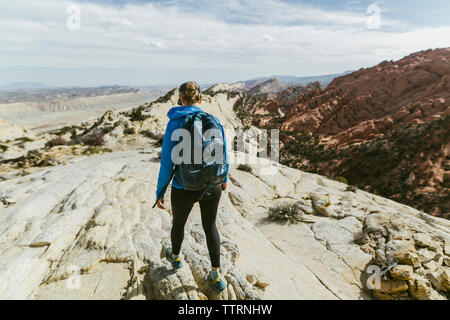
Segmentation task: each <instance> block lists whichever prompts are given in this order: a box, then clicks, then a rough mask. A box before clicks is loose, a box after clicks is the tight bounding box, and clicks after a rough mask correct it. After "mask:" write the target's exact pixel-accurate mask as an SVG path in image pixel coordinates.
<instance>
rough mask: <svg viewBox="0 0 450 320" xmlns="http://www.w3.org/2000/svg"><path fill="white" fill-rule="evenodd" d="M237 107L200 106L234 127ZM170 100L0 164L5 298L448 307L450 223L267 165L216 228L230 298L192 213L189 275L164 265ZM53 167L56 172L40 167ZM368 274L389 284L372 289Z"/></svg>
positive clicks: (224, 206)
mask: <svg viewBox="0 0 450 320" xmlns="http://www.w3.org/2000/svg"><path fill="white" fill-rule="evenodd" d="M237 99H239V96H238V95H232V94H231V95H230V94H229V93H216V94H215V95H211V96H209V95H206V96H205V103H204V105H202V108H203V109H204V110H205V111H208V112H210V113H212V114H214V115H216V116H218V117H219V118H220V119H221V121H222V123H223V124H224V126H225V128H227V129H230V130H234V129H238V128H240V127H242V124H241V122H240V120H239V119H238V117H237V116H236V114H235V113H234V112H233V107H234V105H235V103H236V101H237ZM176 101H177V92H176V90H173V91H171V92H169V93H168V94H167V95H166V96H165V97H161V98H160V99H158V100H157V101H155V102H153V103H149V104H145V105H142V106H141V107H138V108H135V109H133V110H130V111H128V112H120V111H117V110H116V111H115V110H111V111H108V112H106V113H105V114H104V115H103V116H102V117H100V118H99V119H97V120H96V121H92V122H88V123H84V124H82V125H80V126H74V127H71V128H62V129H60V130H56V131H53V132H50V133H47V134H45V135H42V136H39V137H38V138H37V140H38V141H35V142H36V143H37V142H39V143H41V144H43V145H44V146H45V147H36V149H29V150H28V151H27V153H26V154H22V155H21V156H18V157H13V156H11V157H10V158H8V159H7V161H6V162H3V163H2V171H7V172H6V174H4V175H5V177H4V181H3V182H0V193H1V194H0V198H1V200H2V201H1V204H2V206H3V207H2V208H1V209H0V297H1V298H3V299H14V298H15V299H60V298H65V299H66V298H69V299H370V298H380V299H447V298H448V291H449V289H450V286H449V280H448V275H449V271H450V265H449V263H450V260H449V258H450V250H449V245H450V236H449V235H450V223H449V222H448V221H447V220H444V219H440V218H436V217H432V216H430V215H427V214H425V213H423V212H421V211H419V210H416V209H413V208H411V207H408V206H406V205H402V204H399V203H396V202H394V201H391V200H387V199H384V198H382V197H379V196H376V195H373V194H370V193H368V192H365V191H362V190H359V189H357V188H349V186H347V185H346V184H344V183H340V182H337V181H333V180H329V179H327V178H325V177H322V176H319V175H316V174H312V173H306V172H302V171H299V170H296V169H292V168H288V167H286V166H284V165H279V164H277V163H273V162H271V161H269V160H266V161H261V162H259V163H257V164H249V165H247V166H246V167H245V166H239V165H238V164H234V165H232V167H231V169H230V179H229V181H230V182H229V188H228V190H227V191H226V192H224V193H223V195H222V196H223V198H222V200H221V203H220V208H219V216H218V229H219V232H220V234H221V240H222V246H221V259H222V264H223V266H222V267H223V270H222V271H223V274H224V276H225V279H226V282H227V290H226V291H225V292H223V293H222V294H221V295H220V296H217V295H215V294H214V293H213V292H211V291H210V288H209V286H208V285H207V283H206V281H205V277H206V275H207V271H208V270H209V258H208V253H207V249H206V243H205V239H204V234H203V232H202V228H201V221H200V217H199V208H198V207H197V206H195V207H194V210H193V212H192V213H191V216H190V218H189V221H188V225H187V226H186V231H185V234H186V236H185V242H184V244H183V250H182V255H183V260H184V261H185V265H184V267H183V268H182V269H181V270H179V271H177V272H174V271H173V270H171V268H170V265H169V264H168V263H167V261H165V260H164V259H161V252H163V250H164V248H165V247H166V246H167V245H168V240H169V232H170V219H171V212H170V209H168V210H167V211H166V210H161V209H157V208H156V209H152V208H151V206H152V205H153V201H154V198H153V197H154V193H155V188H156V181H157V174H158V169H159V152H160V146H159V143H160V139H161V134H162V133H163V130H164V128H165V125H166V123H167V118H166V116H165V114H166V113H167V111H168V109H169V108H170V107H171V106H172V105H174V104H175V102H176ZM255 130H256V129H255ZM55 139H62V140H63V141H61V140H59V143H57V141H55ZM51 141H53V143H50V142H51ZM64 141H65V142H66V143H63V142H64ZM55 144H56V145H55ZM89 150H90V151H89ZM30 152H31V154H30ZM32 155H34V158H33V157H31V156H32ZM237 155H239V153H238V154H237ZM50 156H51V157H52V159H54V160H55V161H57V162H38V161H42V160H43V159H45V157H50ZM21 157H23V158H22V160H20V161H19V160H18V159H20V158H21ZM31 159H35V160H32V161H31ZM25 160H27V161H28V164H27V165H26V166H25V164H26V161H25ZM21 161H22V162H21ZM19 163H22V164H23V165H24V166H25V168H24V166H22V167H20V166H17V164H19ZM267 168H271V169H276V170H277V172H276V174H274V175H268V174H267ZM24 170H26V172H25V173H23V171H24ZM169 195H170V192H168V197H169ZM167 203H170V201H169V198H168V199H167ZM286 206H287V207H289V208H294V209H295V210H297V215H296V219H295V223H292V224H289V223H285V224H282V223H276V222H268V220H267V217H268V215H269V213H270V211H271V209H272V208H279V207H280V208H283V207H286ZM283 214H286V213H283ZM369 267H376V268H378V269H377V270H379V271H380V276H381V278H380V284H379V286H375V288H373V289H370V288H368V287H367V283H368V282H367V280H368V279H367V278H368V276H369V275H370V272H369V271H368V268H369Z"/></svg>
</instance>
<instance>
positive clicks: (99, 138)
mask: <svg viewBox="0 0 450 320" xmlns="http://www.w3.org/2000/svg"><path fill="white" fill-rule="evenodd" d="M78 140H79V142H82V143H84V144H85V145H88V146H101V145H103V144H105V134H104V133H103V132H102V131H100V130H94V131H92V132H91V133H89V134H86V135H84V136H82V137H80V138H79V139H78Z"/></svg>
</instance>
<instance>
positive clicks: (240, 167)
mask: <svg viewBox="0 0 450 320" xmlns="http://www.w3.org/2000/svg"><path fill="white" fill-rule="evenodd" d="M236 169H238V170H240V171H245V172H252V171H253V169H252V167H250V166H249V165H248V164H240V165H238V166H237V168H236Z"/></svg>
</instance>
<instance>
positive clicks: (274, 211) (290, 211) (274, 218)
mask: <svg viewBox="0 0 450 320" xmlns="http://www.w3.org/2000/svg"><path fill="white" fill-rule="evenodd" d="M302 215H303V212H302V210H301V209H300V207H299V206H298V205H297V204H281V205H278V206H275V207H272V208H269V215H268V216H267V218H266V219H265V220H266V221H267V222H275V223H279V224H286V223H288V222H289V223H290V224H295V223H299V222H301V218H302Z"/></svg>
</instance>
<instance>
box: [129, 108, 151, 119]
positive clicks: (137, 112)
mask: <svg viewBox="0 0 450 320" xmlns="http://www.w3.org/2000/svg"><path fill="white" fill-rule="evenodd" d="M144 108H145V107H144V106H139V107H137V108H133V109H132V110H131V113H130V120H131V121H144V120H145V119H147V118H148V116H145V115H143V114H142V111H143V110H144Z"/></svg>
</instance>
